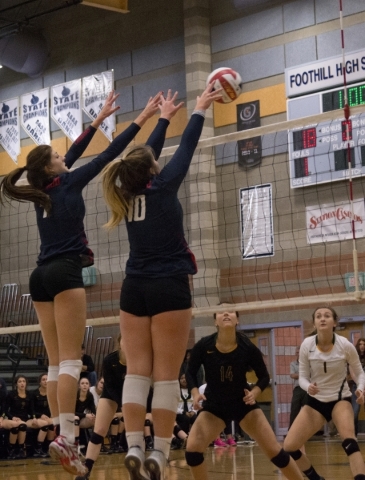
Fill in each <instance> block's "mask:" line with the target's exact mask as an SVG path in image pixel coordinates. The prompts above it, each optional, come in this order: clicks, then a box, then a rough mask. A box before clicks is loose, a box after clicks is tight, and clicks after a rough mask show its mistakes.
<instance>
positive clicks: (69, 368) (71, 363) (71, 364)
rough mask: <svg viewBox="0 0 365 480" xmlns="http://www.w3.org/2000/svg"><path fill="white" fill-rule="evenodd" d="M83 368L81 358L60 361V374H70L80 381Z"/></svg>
mask: <svg viewBox="0 0 365 480" xmlns="http://www.w3.org/2000/svg"><path fill="white" fill-rule="evenodd" d="M81 368H82V361H81V360H64V361H63V362H61V363H60V370H59V372H58V375H70V376H71V377H74V378H76V380H77V381H79V378H80V373H81Z"/></svg>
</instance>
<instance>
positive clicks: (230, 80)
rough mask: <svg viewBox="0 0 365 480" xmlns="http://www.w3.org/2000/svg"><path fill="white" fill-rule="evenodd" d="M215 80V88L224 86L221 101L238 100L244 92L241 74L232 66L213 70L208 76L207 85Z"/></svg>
mask: <svg viewBox="0 0 365 480" xmlns="http://www.w3.org/2000/svg"><path fill="white" fill-rule="evenodd" d="M211 82H214V89H218V88H222V89H223V90H222V98H221V99H220V100H217V102H220V103H230V102H233V100H236V99H237V98H238V97H239V95H240V93H241V92H242V78H241V75H240V74H239V73H238V72H236V71H235V70H233V69H232V68H228V67H222V68H217V69H216V70H213V72H212V73H211V74H210V75H209V77H208V78H207V85H208V84H209V83H211Z"/></svg>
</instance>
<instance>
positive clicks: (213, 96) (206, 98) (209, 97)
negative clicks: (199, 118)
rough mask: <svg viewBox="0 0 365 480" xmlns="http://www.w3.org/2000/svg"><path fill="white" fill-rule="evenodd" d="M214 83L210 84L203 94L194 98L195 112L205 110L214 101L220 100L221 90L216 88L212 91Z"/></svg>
mask: <svg viewBox="0 0 365 480" xmlns="http://www.w3.org/2000/svg"><path fill="white" fill-rule="evenodd" d="M213 85H214V82H211V83H210V84H209V85H208V86H207V87H206V89H205V90H204V92H203V93H202V94H201V95H200V96H198V97H197V98H196V106H195V110H207V108H209V107H210V105H211V104H212V102H214V101H215V100H219V99H220V98H222V93H221V92H222V90H223V88H217V89H216V90H214V89H213Z"/></svg>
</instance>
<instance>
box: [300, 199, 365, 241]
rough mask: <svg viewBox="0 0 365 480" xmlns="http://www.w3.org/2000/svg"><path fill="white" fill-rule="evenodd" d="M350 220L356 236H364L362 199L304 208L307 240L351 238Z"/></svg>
mask: <svg viewBox="0 0 365 480" xmlns="http://www.w3.org/2000/svg"><path fill="white" fill-rule="evenodd" d="M352 220H354V223H355V236H356V238H362V237H365V225H364V223H365V222H364V220H365V208H364V199H363V198H362V199H360V200H355V201H354V202H353V214H352V211H351V204H350V203H341V204H339V205H336V204H328V205H320V206H317V207H307V208H306V222H307V242H308V243H310V244H311V243H322V242H333V241H337V242H338V241H341V240H351V239H352Z"/></svg>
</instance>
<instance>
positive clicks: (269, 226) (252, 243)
mask: <svg viewBox="0 0 365 480" xmlns="http://www.w3.org/2000/svg"><path fill="white" fill-rule="evenodd" d="M240 205H241V209H240V210H241V252H242V258H243V259H244V260H248V259H250V258H258V257H271V256H273V255H274V226H273V213H272V185H271V184H270V183H268V184H265V185H255V186H254V187H248V188H241V189H240Z"/></svg>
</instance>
